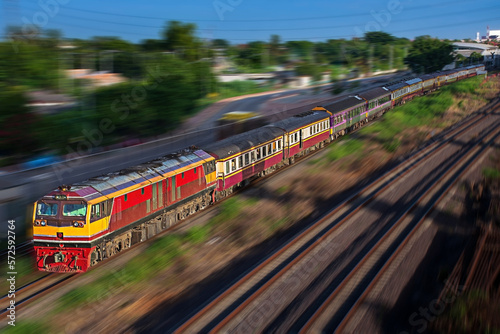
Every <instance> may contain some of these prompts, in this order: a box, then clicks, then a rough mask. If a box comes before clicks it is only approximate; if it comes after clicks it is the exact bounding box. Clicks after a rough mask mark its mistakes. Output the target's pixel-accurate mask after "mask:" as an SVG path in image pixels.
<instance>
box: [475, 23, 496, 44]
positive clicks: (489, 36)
mask: <svg viewBox="0 0 500 334" xmlns="http://www.w3.org/2000/svg"><path fill="white" fill-rule="evenodd" d="M487 41H500V30H490V27H489V26H488V27H486V36H480V33H479V32H477V36H476V42H487Z"/></svg>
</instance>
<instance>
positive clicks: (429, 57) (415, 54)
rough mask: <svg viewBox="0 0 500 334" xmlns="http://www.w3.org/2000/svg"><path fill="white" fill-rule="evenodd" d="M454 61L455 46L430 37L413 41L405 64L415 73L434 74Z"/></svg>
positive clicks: (422, 37) (421, 37) (420, 37)
mask: <svg viewBox="0 0 500 334" xmlns="http://www.w3.org/2000/svg"><path fill="white" fill-rule="evenodd" d="M453 60H454V56H453V45H452V44H451V43H450V42H448V41H440V40H439V39H436V38H431V37H430V36H419V37H417V38H416V39H415V40H414V41H413V43H412V45H411V48H410V51H409V52H408V56H407V57H406V58H405V64H407V65H408V66H409V67H410V68H411V70H412V71H413V72H415V73H420V72H424V73H432V72H436V71H439V70H441V69H442V68H443V67H444V66H445V65H448V64H450V63H451V62H453Z"/></svg>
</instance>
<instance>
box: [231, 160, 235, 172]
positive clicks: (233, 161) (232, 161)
mask: <svg viewBox="0 0 500 334" xmlns="http://www.w3.org/2000/svg"><path fill="white" fill-rule="evenodd" d="M235 170H236V159H232V160H231V171H233V172H234V171H235Z"/></svg>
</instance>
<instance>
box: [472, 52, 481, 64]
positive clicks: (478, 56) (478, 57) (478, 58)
mask: <svg viewBox="0 0 500 334" xmlns="http://www.w3.org/2000/svg"><path fill="white" fill-rule="evenodd" d="M469 58H470V59H471V61H472V62H473V63H477V62H480V61H482V60H483V58H484V57H483V56H482V55H481V54H480V53H477V52H472V53H471V55H470V56H469Z"/></svg>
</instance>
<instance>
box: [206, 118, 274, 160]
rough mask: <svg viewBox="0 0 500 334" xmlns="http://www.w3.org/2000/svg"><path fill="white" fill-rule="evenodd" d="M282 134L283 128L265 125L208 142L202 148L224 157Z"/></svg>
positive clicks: (218, 156) (220, 157)
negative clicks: (214, 141) (211, 142)
mask: <svg viewBox="0 0 500 334" xmlns="http://www.w3.org/2000/svg"><path fill="white" fill-rule="evenodd" d="M281 136H283V130H281V129H279V128H275V127H267V126H265V127H262V128H258V129H254V130H250V131H248V132H245V133H242V134H239V135H236V136H232V137H229V138H226V139H224V140H221V141H218V142H216V143H213V144H208V145H206V146H203V147H202V148H203V149H204V150H205V151H207V152H209V153H212V154H213V155H215V156H217V158H219V159H224V158H227V157H230V156H232V155H233V154H235V153H240V152H244V151H246V150H249V149H251V148H252V147H255V146H258V145H260V144H263V143H266V142H268V141H270V140H273V139H276V138H277V137H281Z"/></svg>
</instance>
